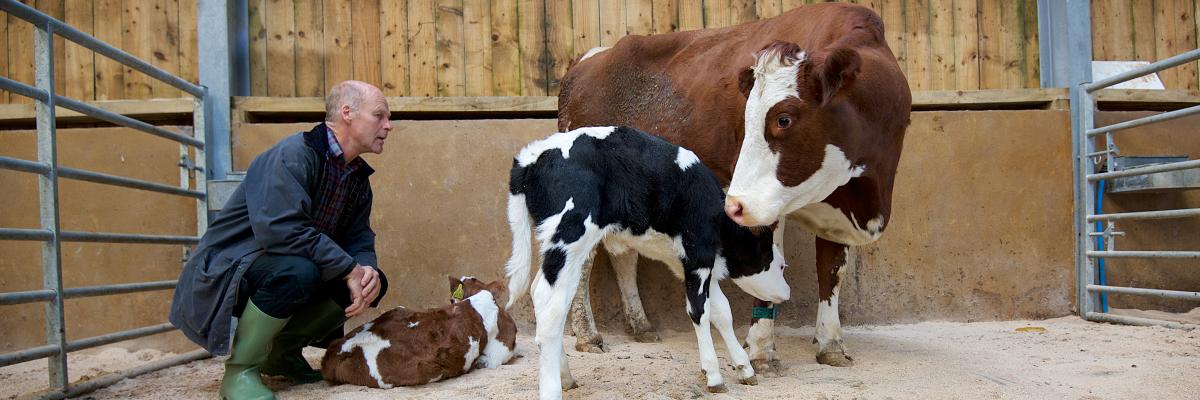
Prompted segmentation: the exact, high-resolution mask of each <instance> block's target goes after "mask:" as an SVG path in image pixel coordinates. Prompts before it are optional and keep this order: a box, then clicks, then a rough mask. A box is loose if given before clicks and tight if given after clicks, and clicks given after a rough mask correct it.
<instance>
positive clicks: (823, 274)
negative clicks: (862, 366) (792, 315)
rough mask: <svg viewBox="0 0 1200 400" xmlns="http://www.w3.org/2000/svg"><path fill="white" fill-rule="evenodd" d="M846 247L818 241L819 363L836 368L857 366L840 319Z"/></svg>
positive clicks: (818, 239) (817, 335) (826, 241)
mask: <svg viewBox="0 0 1200 400" xmlns="http://www.w3.org/2000/svg"><path fill="white" fill-rule="evenodd" d="M848 250H849V247H847V246H846V245H844V244H841V243H835V242H831V241H828V240H825V239H821V238H819V237H818V238H817V293H818V295H819V296H820V301H819V302H818V303H817V325H816V327H817V334H816V342H817V345H818V346H819V347H818V349H817V362H819V363H821V364H825V365H832V366H835V367H849V366H851V365H854V359H853V358H851V357H850V356H849V355H848V354H846V346H845V345H844V344H843V343H842V322H841V319H840V318H839V316H838V292H839V290H838V284H839V283H840V282H841V271H842V268H843V267H845V266H846V252H847V251H848Z"/></svg>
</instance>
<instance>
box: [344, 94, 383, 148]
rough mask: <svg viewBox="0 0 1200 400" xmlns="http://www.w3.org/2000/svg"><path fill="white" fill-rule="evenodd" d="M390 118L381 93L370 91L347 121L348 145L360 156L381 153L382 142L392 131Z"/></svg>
mask: <svg viewBox="0 0 1200 400" xmlns="http://www.w3.org/2000/svg"><path fill="white" fill-rule="evenodd" d="M390 116H391V112H390V111H388V105H387V99H385V98H384V97H383V93H381V92H379V90H378V89H376V90H372V91H370V93H368V94H367V96H366V98H365V99H363V102H362V104H361V105H360V106H359V108H358V111H351V117H350V120H349V121H348V124H349V128H350V129H349V131H350V132H349V136H350V144H351V145H352V146H354V147H355V148H356V149H358V150H359V153H360V154H361V153H375V154H380V153H383V142H384V140H386V139H387V136H388V132H390V131H391V130H392V123H391V122H390V121H389V120H388V118H389V117H390Z"/></svg>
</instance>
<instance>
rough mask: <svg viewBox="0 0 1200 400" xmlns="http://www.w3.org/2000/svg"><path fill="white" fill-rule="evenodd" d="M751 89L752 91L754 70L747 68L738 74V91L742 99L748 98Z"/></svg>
mask: <svg viewBox="0 0 1200 400" xmlns="http://www.w3.org/2000/svg"><path fill="white" fill-rule="evenodd" d="M751 89H754V69H753V68H749V67H747V68H746V69H743V70H742V72H739V73H738V90H739V91H741V92H742V97H745V98H750V90H751Z"/></svg>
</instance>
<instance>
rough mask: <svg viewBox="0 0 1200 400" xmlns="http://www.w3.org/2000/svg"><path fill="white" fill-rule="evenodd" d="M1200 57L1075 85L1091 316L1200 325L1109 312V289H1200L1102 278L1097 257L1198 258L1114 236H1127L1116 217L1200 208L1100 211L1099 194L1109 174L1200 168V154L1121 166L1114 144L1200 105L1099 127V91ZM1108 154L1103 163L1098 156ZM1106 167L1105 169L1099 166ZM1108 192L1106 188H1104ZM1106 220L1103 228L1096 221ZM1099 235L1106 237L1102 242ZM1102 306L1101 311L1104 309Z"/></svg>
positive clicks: (1150, 292)
mask: <svg viewBox="0 0 1200 400" xmlns="http://www.w3.org/2000/svg"><path fill="white" fill-rule="evenodd" d="M1198 59H1200V49H1195V50H1192V51H1188V52H1185V53H1183V54H1180V55H1177V56H1174V57H1171V58H1168V59H1165V60H1162V61H1158V62H1155V63H1152V64H1149V65H1146V66H1143V67H1141V68H1137V69H1134V70H1131V71H1128V72H1125V73H1121V74H1118V75H1115V76H1112V77H1109V78H1107V79H1103V80H1100V81H1099V82H1094V83H1084V84H1082V85H1079V87H1078V88H1076V89H1075V90H1077V91H1078V96H1079V97H1078V98H1079V100H1080V101H1079V104H1078V105H1072V107H1071V108H1072V110H1073V112H1078V113H1081V114H1080V115H1079V120H1080V126H1079V128H1078V129H1076V131H1075V132H1074V134H1075V141H1074V142H1075V144H1076V147H1075V149H1074V150H1073V153H1074V156H1075V184H1076V185H1077V188H1076V190H1077V193H1078V197H1079V198H1077V199H1076V203H1077V204H1076V208H1075V226H1076V228H1077V234H1076V239H1075V240H1076V246H1075V248H1076V255H1075V260H1076V261H1075V263H1076V264H1075V273H1076V276H1077V278H1078V281H1077V286H1076V293H1077V295H1078V299H1077V300H1078V304H1079V315H1080V316H1081V317H1083V318H1084V319H1087V320H1091V321H1102V322H1115V323H1123V324H1130V325H1161V326H1168V327H1175V328H1185V329H1195V328H1196V327H1197V326H1196V325H1191V324H1183V323H1178V322H1171V321H1163V320H1158V319H1150V318H1137V317H1130V316H1124V315H1115V314H1110V313H1108V312H1106V310H1104V309H1103V308H1102V307H1101V301H1102V300H1101V296H1102V295H1103V294H1105V293H1117V294H1125V295H1136V296H1152V297H1162V298H1171V299H1183V300H1200V292H1187V291H1176V290H1159V289H1146V288H1135V287H1121V286H1108V285H1105V284H1103V282H1098V281H1099V279H1098V276H1099V275H1100V274H1098V273H1097V266H1096V264H1097V262H1099V261H1100V260H1103V259H1107V258H1148V259H1198V258H1200V251H1116V250H1114V246H1115V240H1114V237H1116V236H1122V235H1123V234H1122V233H1121V232H1118V231H1116V227H1115V222H1116V221H1127V220H1147V219H1169V218H1194V217H1198V216H1200V208H1189V209H1179V210H1160V211H1141V212H1126V213H1115V214H1097V213H1096V206H1095V203H1096V196H1097V193H1100V192H1102V191H1103V189H1101V188H1102V187H1103V186H1102V183H1103V182H1104V181H1105V180H1108V179H1115V178H1123V177H1130V176H1138V175H1148V174H1154V173H1160V172H1168V171H1180V170H1185V169H1195V168H1200V160H1191V161H1181V162H1173V163H1167V164H1158V165H1153V166H1146V167H1136V168H1130V169H1120V168H1118V166H1117V165H1116V154H1117V148H1116V145H1114V144H1113V135H1114V134H1115V133H1117V132H1119V131H1121V130H1125V129H1130V128H1136V127H1139V126H1144V125H1147V124H1152V123H1156V122H1162V121H1169V120H1172V119H1176V118H1181V117H1185V116H1189V115H1196V114H1200V105H1197V106H1191V107H1188V108H1184V109H1180V110H1175V111H1171V112H1165V113H1160V114H1155V115H1151V116H1147V117H1142V118H1138V119H1134V120H1130V121H1126V122H1121V123H1117V124H1112V125H1108V126H1102V127H1095V115H1096V101H1095V97H1094V93H1095V92H1096V91H1099V90H1101V89H1104V88H1107V87H1110V86H1113V85H1116V84H1119V83H1122V82H1125V81H1129V80H1132V79H1136V78H1140V77H1142V76H1145V75H1149V74H1153V73H1156V72H1158V71H1162V70H1164V69H1167V68H1171V67H1174V66H1177V65H1181V64H1184V63H1188V62H1192V61H1195V60H1198ZM1101 135H1103V137H1104V141H1103V146H1104V148H1102V149H1099V150H1097V149H1096V147H1098V144H1097V142H1098V141H1099V140H1098V138H1099V137H1100V136H1101ZM1101 158H1102V159H1104V160H1105V161H1104V162H1103V163H1100V162H1099V161H1097V160H1098V159H1101ZM1101 167H1103V170H1104V171H1107V172H1099V171H1101ZM1100 195H1103V193H1100ZM1096 224H1103V225H1104V226H1105V227H1104V228H1103V229H1101V228H1099V227H1097V226H1096ZM1097 239H1099V240H1103V246H1102V247H1101V246H1100V244H1099V243H1097ZM1098 310H1099V311H1098Z"/></svg>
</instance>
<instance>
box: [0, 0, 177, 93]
mask: <svg viewBox="0 0 1200 400" xmlns="http://www.w3.org/2000/svg"><path fill="white" fill-rule="evenodd" d="M22 3H25V4H27V5H30V6H33V7H35V8H37V9H38V10H40V11H42V12H44V13H47V14H49V15H50V16H53V17H54V18H57V19H59V20H62V21H64V22H66V23H68V24H70V25H71V26H73V27H75V28H76V29H79V30H80V31H83V32H85V33H88V34H91V35H92V36H95V37H96V38H99V39H101V40H103V41H105V42H107V43H109V44H111V45H113V46H114V47H117V48H120V49H122V50H125V51H126V52H128V53H130V54H133V55H134V56H137V57H138V58H141V59H143V60H146V61H149V62H150V63H152V64H154V65H156V66H158V67H159V68H162V69H165V70H167V71H170V72H172V73H174V74H176V75H178V76H180V77H183V78H184V79H187V80H189V81H192V82H198V80H199V72H198V69H197V68H198V62H197V60H196V54H197V50H196V46H197V45H196V43H197V42H196V40H197V38H196V32H197V31H196V4H195V1H194V0H36V1H34V0H22ZM54 64H55V68H54V69H55V72H56V77H55V90H56V91H57V92H59V93H62V94H65V95H67V96H70V97H72V98H75V99H81V100H115V99H140V98H177V97H181V96H182V93H181V92H180V91H179V90H178V89H175V88H174V87H172V86H170V85H167V84H165V83H161V82H158V81H157V80H154V79H151V78H150V77H148V76H146V75H145V74H142V73H141V72H137V71H134V70H132V69H130V68H127V67H125V66H123V65H121V64H120V63H117V62H115V61H111V60H109V59H108V58H106V57H103V56H100V57H97V56H95V54H94V52H92V51H91V50H88V49H86V48H84V47H82V46H79V45H77V44H75V43H73V42H67V41H65V40H63V39H62V38H56V40H55V41H54ZM0 75H4V76H6V77H8V78H11V79H14V80H17V81H19V82H23V83H27V84H33V28H32V25H31V24H30V23H28V22H25V21H23V20H20V19H18V18H16V17H13V16H11V15H7V14H5V15H3V16H0ZM31 102H32V101H31V100H29V99H28V98H25V97H22V96H19V95H15V94H11V93H8V92H0V103H31Z"/></svg>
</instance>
